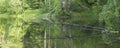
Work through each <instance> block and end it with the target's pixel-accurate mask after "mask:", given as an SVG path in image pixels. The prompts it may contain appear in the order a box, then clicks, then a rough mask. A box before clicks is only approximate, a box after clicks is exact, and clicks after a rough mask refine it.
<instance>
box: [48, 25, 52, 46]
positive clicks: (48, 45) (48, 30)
mask: <svg viewBox="0 0 120 48" xmlns="http://www.w3.org/2000/svg"><path fill="white" fill-rule="evenodd" d="M48 32H49V40H48V48H51V44H50V26H49V27H48Z"/></svg>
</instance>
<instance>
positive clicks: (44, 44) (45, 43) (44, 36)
mask: <svg viewBox="0 0 120 48" xmlns="http://www.w3.org/2000/svg"><path fill="white" fill-rule="evenodd" d="M46 45H47V44H46V30H45V33H44V48H46Z"/></svg>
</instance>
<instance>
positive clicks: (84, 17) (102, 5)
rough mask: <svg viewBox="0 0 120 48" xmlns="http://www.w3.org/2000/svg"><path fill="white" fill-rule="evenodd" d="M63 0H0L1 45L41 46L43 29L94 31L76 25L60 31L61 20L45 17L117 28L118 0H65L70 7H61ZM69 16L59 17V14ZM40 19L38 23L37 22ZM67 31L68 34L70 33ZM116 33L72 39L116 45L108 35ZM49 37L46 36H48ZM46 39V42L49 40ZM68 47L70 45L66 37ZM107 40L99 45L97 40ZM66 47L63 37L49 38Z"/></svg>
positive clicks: (93, 46)
mask: <svg viewBox="0 0 120 48" xmlns="http://www.w3.org/2000/svg"><path fill="white" fill-rule="evenodd" d="M61 1H62V0H0V36H2V39H1V40H2V44H0V46H2V48H43V45H44V43H43V41H44V40H41V38H43V37H44V33H45V31H47V35H48V34H49V28H51V29H50V31H51V32H50V35H51V37H64V36H65V35H68V34H69V32H71V35H76V36H77V35H78V36H88V35H92V34H97V33H98V32H96V31H85V30H80V29H79V28H78V27H69V26H67V27H65V29H66V30H67V31H66V33H63V32H62V31H61V29H62V28H63V27H62V25H61V24H59V25H55V24H54V25H53V24H50V23H48V21H46V20H43V19H46V18H45V17H46V16H47V17H48V18H47V19H50V20H52V21H54V22H59V23H61V22H71V23H77V24H83V25H91V26H100V27H104V28H106V29H111V30H118V31H120V29H119V28H120V25H119V24H120V22H119V19H120V5H119V4H120V3H119V2H120V1H119V0H65V1H67V2H66V3H68V4H69V3H70V4H69V6H70V8H69V9H62V4H61V3H60V2H61ZM64 16H65V17H66V16H67V17H68V18H62V17H64ZM26 22H27V23H26ZM38 23H39V24H38ZM69 35H70V34H69ZM117 36H119V34H109V33H102V36H99V37H96V36H95V37H91V38H84V39H82V38H80V39H77V38H75V39H73V43H74V48H119V47H120V46H119V45H118V44H117V43H110V44H109V42H112V40H111V38H114V37H117ZM47 37H49V36H47ZM48 42H49V41H48V40H47V44H48ZM68 42H69V43H68V44H69V47H70V46H72V45H71V44H72V43H71V41H70V40H69V39H68ZM101 42H103V43H108V44H106V45H99V44H98V43H101ZM55 44H56V46H58V47H59V48H61V46H62V47H63V48H64V47H66V46H65V44H66V40H57V39H56V40H51V47H53V46H52V45H55Z"/></svg>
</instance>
